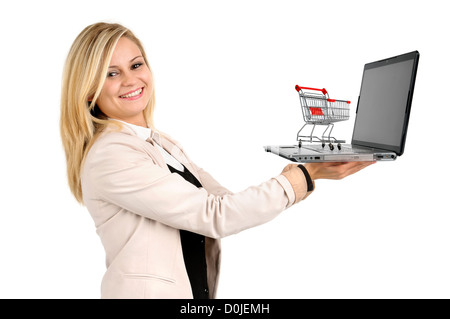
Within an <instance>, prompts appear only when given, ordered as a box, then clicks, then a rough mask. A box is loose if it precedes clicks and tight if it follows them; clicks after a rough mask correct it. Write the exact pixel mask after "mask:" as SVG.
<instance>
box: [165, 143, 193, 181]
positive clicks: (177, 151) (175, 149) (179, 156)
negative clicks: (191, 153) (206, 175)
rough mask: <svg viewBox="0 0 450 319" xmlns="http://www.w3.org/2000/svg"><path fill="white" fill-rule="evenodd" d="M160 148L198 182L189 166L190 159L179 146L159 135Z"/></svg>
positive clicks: (191, 166) (190, 165)
mask: <svg viewBox="0 0 450 319" xmlns="http://www.w3.org/2000/svg"><path fill="white" fill-rule="evenodd" d="M160 137H161V139H160V141H161V144H162V145H161V146H162V147H163V148H164V149H165V150H166V151H167V152H168V153H169V154H170V155H172V156H173V157H174V158H175V159H176V160H177V161H179V162H180V163H181V164H183V165H184V167H186V168H187V169H188V170H189V171H190V172H191V173H192V175H194V176H195V177H196V178H197V179H198V180H199V181H200V182H201V180H200V176H199V175H198V173H197V171H196V170H195V169H194V167H193V165H192V164H191V161H190V159H189V158H188V157H187V156H186V154H185V153H184V151H183V149H182V148H181V146H180V145H179V144H178V143H176V142H175V141H173V140H171V139H170V138H169V137H167V136H162V135H160Z"/></svg>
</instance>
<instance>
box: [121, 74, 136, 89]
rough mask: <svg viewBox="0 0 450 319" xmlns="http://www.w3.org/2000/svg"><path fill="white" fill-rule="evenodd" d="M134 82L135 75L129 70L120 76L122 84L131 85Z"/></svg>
mask: <svg viewBox="0 0 450 319" xmlns="http://www.w3.org/2000/svg"><path fill="white" fill-rule="evenodd" d="M134 84H136V77H135V76H134V75H133V74H132V73H131V72H129V71H128V72H124V73H123V76H122V85H123V86H133V85H134Z"/></svg>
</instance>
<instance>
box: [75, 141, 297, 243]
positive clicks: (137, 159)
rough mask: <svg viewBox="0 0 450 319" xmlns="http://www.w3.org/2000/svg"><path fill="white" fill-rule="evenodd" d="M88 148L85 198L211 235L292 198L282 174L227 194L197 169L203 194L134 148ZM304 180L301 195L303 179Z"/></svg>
mask: <svg viewBox="0 0 450 319" xmlns="http://www.w3.org/2000/svg"><path fill="white" fill-rule="evenodd" d="M91 151H93V152H90V153H89V154H88V157H87V159H86V162H85V165H84V169H83V175H82V176H83V177H82V178H83V181H82V183H83V196H84V197H85V198H89V200H95V201H103V202H107V203H111V204H114V205H116V206H118V207H120V208H121V209H125V210H127V211H130V212H132V213H135V214H138V215H141V216H144V217H147V218H150V219H153V220H157V221H159V222H161V223H164V224H166V225H169V226H171V227H173V228H177V229H184V230H189V231H192V232H195V233H199V234H202V235H205V236H208V237H211V238H221V237H225V236H228V235H231V234H235V233H238V232H240V231H242V230H244V229H247V228H251V227H254V226H257V225H260V224H263V223H265V222H267V221H269V220H271V219H273V218H274V217H276V216H277V215H278V214H279V213H281V212H282V211H283V210H285V209H286V208H287V207H289V206H290V205H292V203H293V201H294V192H293V189H292V187H291V186H290V183H289V181H288V180H287V179H286V178H285V177H284V176H282V175H279V176H277V177H275V178H271V179H270V180H268V181H266V182H263V183H262V184H260V185H258V186H251V187H248V188H247V189H245V190H243V191H241V192H237V193H231V192H229V191H228V190H226V189H225V188H223V187H222V186H220V185H219V183H217V182H216V181H215V180H214V179H213V178H212V177H211V176H210V175H209V174H208V173H206V172H204V171H203V170H201V169H199V170H200V171H199V174H200V175H201V179H202V182H206V183H208V184H209V185H210V186H211V187H213V188H215V190H214V191H210V192H208V191H207V190H205V189H204V188H197V187H195V186H194V185H192V184H191V183H189V182H187V181H185V180H184V179H183V178H182V177H181V176H179V175H178V174H172V173H170V171H169V170H167V169H164V168H162V167H160V166H158V165H157V164H156V163H155V162H154V161H153V160H152V158H151V157H149V156H148V154H146V153H145V152H144V151H143V150H142V149H139V147H134V146H132V145H128V144H126V143H115V144H113V145H103V146H100V147H97V148H96V149H95V150H92V149H91ZM91 153H92V154H91ZM304 184H305V195H306V180H305V183H304Z"/></svg>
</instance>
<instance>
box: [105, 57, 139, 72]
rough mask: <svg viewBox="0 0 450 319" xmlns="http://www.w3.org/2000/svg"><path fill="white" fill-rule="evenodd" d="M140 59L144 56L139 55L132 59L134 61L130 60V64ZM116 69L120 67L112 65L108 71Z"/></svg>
mask: <svg viewBox="0 0 450 319" xmlns="http://www.w3.org/2000/svg"><path fill="white" fill-rule="evenodd" d="M138 58H143V56H142V55H138V56H136V57H134V58H132V59H131V60H130V63H131V62H133V61H134V60H136V59H138ZM114 68H118V66H117V65H110V66H109V67H108V69H114Z"/></svg>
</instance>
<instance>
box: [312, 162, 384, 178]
mask: <svg viewBox="0 0 450 319" xmlns="http://www.w3.org/2000/svg"><path fill="white" fill-rule="evenodd" d="M374 163H375V162H347V163H308V164H305V165H304V166H305V168H306V169H307V170H308V173H309V175H310V176H311V179H312V180H316V179H343V178H344V177H347V176H349V175H352V174H354V173H356V172H358V171H360V170H362V169H363V168H365V167H367V166H369V165H372V164H374Z"/></svg>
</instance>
